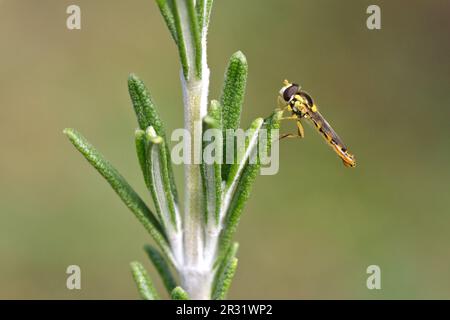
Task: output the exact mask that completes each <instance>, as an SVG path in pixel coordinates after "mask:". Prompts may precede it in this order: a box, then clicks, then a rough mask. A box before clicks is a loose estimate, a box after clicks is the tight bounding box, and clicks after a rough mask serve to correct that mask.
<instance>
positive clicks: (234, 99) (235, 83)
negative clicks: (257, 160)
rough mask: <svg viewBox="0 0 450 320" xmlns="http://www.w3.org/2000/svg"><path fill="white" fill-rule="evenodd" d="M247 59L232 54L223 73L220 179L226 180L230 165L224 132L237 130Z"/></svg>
mask: <svg viewBox="0 0 450 320" xmlns="http://www.w3.org/2000/svg"><path fill="white" fill-rule="evenodd" d="M247 74H248V65H247V59H246V58H245V56H244V54H243V53H242V52H240V51H238V52H236V53H235V54H233V55H232V56H231V58H230V61H229V63H228V67H227V71H226V73H225V81H224V86H223V88H222V94H221V97H220V105H221V106H222V108H223V109H222V121H223V130H224V153H223V155H224V165H223V166H222V179H223V180H225V181H226V180H227V178H228V173H229V170H230V164H227V163H226V161H225V160H226V154H227V148H226V130H227V129H233V130H236V129H237V128H239V123H240V119H241V110H242V105H243V102H244V96H245V88H246V83H247Z"/></svg>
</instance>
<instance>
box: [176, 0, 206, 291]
mask: <svg viewBox="0 0 450 320" xmlns="http://www.w3.org/2000/svg"><path fill="white" fill-rule="evenodd" d="M187 1H189V0H187ZM187 1H186V0H176V7H177V11H178V17H177V18H178V22H179V31H181V32H182V34H183V37H182V40H183V41H184V48H185V50H186V56H187V57H186V58H187V59H186V60H187V73H186V70H183V72H182V73H181V83H182V87H183V98H184V118H185V122H184V127H185V129H186V130H187V131H188V132H189V134H190V138H191V144H190V160H191V161H190V163H188V164H185V216H184V225H183V234H184V264H183V266H180V268H179V270H178V271H179V273H180V277H181V285H182V287H183V288H184V289H185V290H186V292H187V293H188V295H189V296H190V297H191V299H210V297H211V284H212V280H213V277H212V270H210V268H209V267H208V266H205V264H204V257H203V248H204V234H203V230H204V228H203V224H204V220H203V219H204V215H203V211H204V200H203V197H204V195H203V187H202V176H201V171H200V162H201V161H202V119H203V117H204V116H206V113H207V104H208V90H209V69H208V66H207V60H206V30H202V31H201V37H202V39H201V42H202V45H201V46H200V47H199V46H196V45H195V36H194V35H195V34H194V33H195V32H197V30H194V28H192V26H193V23H192V19H196V17H192V15H189V11H188V10H189V7H188V6H189V4H188V3H187ZM203 29H204V28H203ZM179 45H180V44H179ZM197 50H201V52H197ZM199 55H200V57H201V66H200V68H198V66H197V65H196V61H198V56H199ZM185 69H186V68H185ZM198 69H200V70H198ZM199 71H200V72H199Z"/></svg>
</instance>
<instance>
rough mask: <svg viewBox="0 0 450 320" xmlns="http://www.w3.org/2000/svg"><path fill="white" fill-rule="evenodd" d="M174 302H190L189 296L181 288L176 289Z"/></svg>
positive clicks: (173, 296)
mask: <svg viewBox="0 0 450 320" xmlns="http://www.w3.org/2000/svg"><path fill="white" fill-rule="evenodd" d="M171 296H172V300H189V295H188V294H187V292H186V291H184V290H183V288H181V287H176V288H175V289H173V291H172V294H171Z"/></svg>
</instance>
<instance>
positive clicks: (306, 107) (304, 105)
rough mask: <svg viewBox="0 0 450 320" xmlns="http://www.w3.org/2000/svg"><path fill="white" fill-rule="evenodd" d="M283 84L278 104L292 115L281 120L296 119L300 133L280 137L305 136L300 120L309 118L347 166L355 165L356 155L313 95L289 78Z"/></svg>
mask: <svg viewBox="0 0 450 320" xmlns="http://www.w3.org/2000/svg"><path fill="white" fill-rule="evenodd" d="M283 84H284V86H283V88H281V90H280V95H279V96H278V104H279V106H280V107H282V108H283V109H282V111H286V110H289V111H290V112H291V116H290V117H286V118H281V120H296V123H297V130H298V133H297V135H294V134H285V135H283V136H281V137H280V139H283V138H296V137H299V138H303V137H304V135H305V133H304V129H303V126H302V124H301V122H300V120H301V119H308V120H309V121H310V122H311V123H312V124H313V125H314V127H315V128H316V129H317V131H319V133H320V134H321V135H322V136H323V137H324V138H325V140H326V142H327V143H328V144H329V145H330V146H331V148H332V149H333V150H334V151H335V152H336V154H337V155H338V156H339V157H340V158H341V159H342V162H343V163H344V165H345V166H346V167H355V166H356V160H355V157H354V156H353V154H351V153H350V152H349V151H348V150H347V147H346V146H345V145H344V143H343V142H342V140H341V138H339V136H338V135H337V134H336V132H335V131H334V130H333V128H332V127H331V126H330V125H329V124H328V122H327V121H326V120H325V118H324V117H323V116H322V115H321V114H320V112H319V110H318V109H317V106H316V104H315V103H314V101H313V99H312V98H311V96H310V95H309V94H307V93H306V92H305V91H303V90H302V89H301V87H300V86H299V85H298V84H295V83H290V82H289V81H287V80H284V82H283Z"/></svg>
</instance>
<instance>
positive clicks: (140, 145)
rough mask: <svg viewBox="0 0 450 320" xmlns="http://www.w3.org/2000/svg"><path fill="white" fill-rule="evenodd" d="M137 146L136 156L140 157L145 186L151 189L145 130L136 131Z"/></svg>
mask: <svg viewBox="0 0 450 320" xmlns="http://www.w3.org/2000/svg"><path fill="white" fill-rule="evenodd" d="M135 144H136V154H137V156H138V160H139V165H140V167H141V170H142V174H143V176H144V180H145V185H146V186H147V188H150V177H149V173H148V170H147V141H146V139H145V132H144V131H143V130H140V129H137V130H136V131H135Z"/></svg>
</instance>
